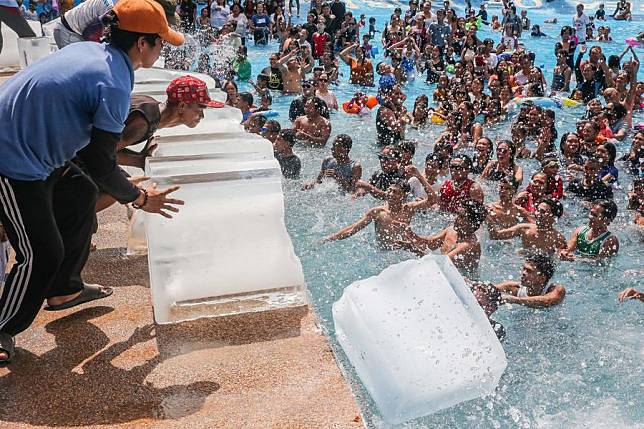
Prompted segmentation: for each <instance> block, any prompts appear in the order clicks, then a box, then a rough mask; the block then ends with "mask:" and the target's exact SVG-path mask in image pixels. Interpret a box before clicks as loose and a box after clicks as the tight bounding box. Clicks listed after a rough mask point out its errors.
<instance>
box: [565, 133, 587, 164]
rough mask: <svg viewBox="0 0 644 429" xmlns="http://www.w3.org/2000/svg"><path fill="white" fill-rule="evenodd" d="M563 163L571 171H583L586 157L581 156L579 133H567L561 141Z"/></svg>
mask: <svg viewBox="0 0 644 429" xmlns="http://www.w3.org/2000/svg"><path fill="white" fill-rule="evenodd" d="M559 150H560V152H561V159H560V160H561V165H562V166H563V167H565V168H566V169H567V170H570V171H573V172H574V171H582V170H583V166H584V158H583V157H582V156H581V144H580V140H579V136H578V135H577V133H565V134H564V135H563V136H561V141H560V142H559Z"/></svg>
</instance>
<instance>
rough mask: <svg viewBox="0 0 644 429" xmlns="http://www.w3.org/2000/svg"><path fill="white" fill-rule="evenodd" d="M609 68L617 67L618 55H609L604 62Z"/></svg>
mask: <svg viewBox="0 0 644 429" xmlns="http://www.w3.org/2000/svg"><path fill="white" fill-rule="evenodd" d="M606 63H607V64H608V67H610V68H618V67H619V55H610V56H609V57H608V61H607V62H606Z"/></svg>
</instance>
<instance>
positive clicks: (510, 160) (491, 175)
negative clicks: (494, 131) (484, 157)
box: [481, 140, 523, 185]
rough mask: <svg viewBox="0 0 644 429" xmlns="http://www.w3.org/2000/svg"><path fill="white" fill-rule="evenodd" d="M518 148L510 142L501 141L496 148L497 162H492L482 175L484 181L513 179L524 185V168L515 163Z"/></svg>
mask: <svg viewBox="0 0 644 429" xmlns="http://www.w3.org/2000/svg"><path fill="white" fill-rule="evenodd" d="M515 156H516V146H515V145H514V144H513V143H512V142H511V141H508V140H501V141H500V142H499V143H498V144H497V146H496V160H493V161H491V162H490V163H489V164H488V165H487V166H486V167H485V169H484V170H483V172H482V173H481V178H482V179H487V180H501V179H502V178H503V177H505V176H509V177H512V178H513V179H514V180H515V181H516V182H517V183H518V184H519V185H520V184H521V183H523V168H521V166H519V165H517V163H516V162H515Z"/></svg>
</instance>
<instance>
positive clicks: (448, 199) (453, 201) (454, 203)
mask: <svg viewBox="0 0 644 429" xmlns="http://www.w3.org/2000/svg"><path fill="white" fill-rule="evenodd" d="M472 185H474V180H472V179H465V182H464V183H463V184H462V185H461V186H460V187H458V188H456V187H455V186H454V183H453V182H452V180H451V179H447V180H446V181H444V182H443V184H442V185H441V187H440V190H439V193H440V205H441V209H443V210H445V211H448V212H452V213H456V211H457V210H458V209H459V207H460V206H461V203H462V202H463V201H466V200H469V199H470V189H472Z"/></svg>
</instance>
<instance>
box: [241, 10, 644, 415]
mask: <svg viewBox="0 0 644 429" xmlns="http://www.w3.org/2000/svg"><path fill="white" fill-rule="evenodd" d="M437 3H438V2H437ZM473 3H475V4H477V2H473ZM586 3H588V2H586ZM632 3H633V4H634V5H635V7H637V5H638V2H637V1H634V2H632ZM523 4H528V0H524V2H523ZM529 4H533V5H534V4H541V1H539V0H531V2H530V3H529ZM350 5H353V6H355V8H353V9H352V10H353V12H354V14H355V15H356V16H359V15H360V14H361V13H365V14H366V15H367V17H370V16H374V17H376V19H377V22H378V28H379V29H382V28H383V25H384V23H385V21H386V20H387V19H388V16H389V14H390V13H392V12H393V7H395V6H401V7H403V10H405V6H404V5H402V4H399V3H389V4H388V3H377V2H374V1H369V2H368V3H367V2H360V1H354V2H353V3H351V4H350ZM543 5H544V6H543V7H542V8H538V9H530V10H529V14H528V16H529V18H530V19H531V20H532V22H533V24H541V28H542V31H543V32H544V33H546V34H548V35H550V36H551V37H547V38H539V39H533V38H530V37H529V35H526V36H524V37H523V38H522V41H523V43H524V44H525V46H526V47H527V49H529V50H531V51H534V52H535V53H536V55H537V59H536V64H537V65H543V69H544V72H545V75H546V79H547V81H548V82H549V83H550V81H551V79H552V69H553V66H554V64H555V57H554V54H553V47H554V44H555V42H556V41H557V39H556V37H555V36H557V35H558V34H559V29H560V27H561V25H563V24H569V21H570V19H571V16H572V11H573V9H574V7H573V6H572V5H571V4H568V3H561V2H560V1H559V0H557V1H555V2H553V3H543ZM376 6H381V7H376ZM456 6H457V8H458V6H459V3H457V4H456ZM461 6H462V4H461ZM519 9H520V8H519ZM461 10H462V8H461ZM607 10H608V11H609V13H610V12H612V9H611V8H610V7H607ZM489 13H490V15H492V14H493V13H494V11H492V10H490V11H489ZM551 17H557V18H558V19H559V23H558V24H556V25H552V24H543V21H544V19H546V18H551ZM303 19H304V14H302V18H301V20H303ZM598 25H599V24H598ZM601 25H603V24H601ZM607 25H609V26H610V27H611V29H612V37H613V38H614V40H615V41H614V42H612V43H602V44H601V46H602V49H603V50H604V52H605V53H606V55H607V56H608V55H610V54H620V53H621V52H622V50H623V49H624V48H625V46H626V45H625V43H624V40H625V39H626V38H627V37H632V36H634V35H635V34H636V33H637V32H638V31H644V22H643V20H642V15H641V12H640V14H639V15H638V16H636V17H635V19H634V20H633V21H632V22H628V23H626V22H619V23H618V22H616V21H612V20H609V21H608V22H607ZM480 33H481V35H480V36H481V37H491V38H493V39H494V40H495V41H499V39H500V34H499V33H495V32H491V31H489V30H488V29H487V28H483V29H482V30H481V31H480ZM377 39H379V36H377ZM376 44H377V45H379V40H378V41H377V42H376ZM594 44H596V43H594V42H592V43H590V45H594ZM276 49H277V48H276V45H274V44H271V45H269V46H268V47H254V46H250V47H249V57H250V59H251V62H252V67H253V76H255V75H257V73H259V71H260V70H261V69H262V68H264V67H265V66H266V65H267V62H268V60H267V58H268V53H269V52H273V51H275V50H276ZM380 52H382V49H380ZM637 53H638V55H640V56H641V57H644V49H642V48H639V49H638V50H637ZM625 59H630V55H627V56H626V58H625ZM379 60H382V58H381V57H380V58H376V61H379ZM341 70H342V72H343V76H342V77H341V78H340V81H341V83H340V85H339V86H338V87H334V88H332V90H333V91H334V92H335V93H336V95H337V97H338V100H339V101H340V102H342V101H346V100H348V99H350V98H351V96H352V95H353V93H354V92H355V91H356V90H357V89H358V88H356V87H354V86H353V85H350V84H348V83H347V81H348V69H347V67H346V66H344V65H343V66H342V68H341ZM642 76H644V73H643V72H642V71H640V80H642ZM244 88H245V85H241V88H240V90H243V89H244ZM433 89H434V86H429V85H427V84H426V83H425V82H424V76H420V77H419V78H418V79H416V80H415V81H414V82H412V83H409V84H407V85H406V86H405V88H404V91H405V93H406V94H407V96H408V98H407V102H406V106H407V107H408V108H409V109H410V110H411V108H412V106H413V102H414V99H415V97H416V96H418V95H420V94H427V95H428V96H429V97H430V100H431V94H432V92H433ZM292 98H293V97H290V96H282V95H277V94H274V106H273V107H274V109H275V110H277V111H279V112H280V116H279V117H278V118H277V119H278V120H279V122H280V123H281V124H282V127H290V123H289V121H288V113H287V112H288V106H289V104H290V102H291V100H292ZM582 113H583V107H582V108H577V109H569V108H566V109H564V110H557V117H556V125H557V130H558V132H559V136H561V135H562V134H563V133H564V132H565V131H571V130H573V129H574V126H575V121H576V120H577V119H578V118H579V117H580V116H581V114H582ZM374 117H375V111H374V112H373V115H372V117H371V118H362V117H357V116H352V115H347V114H345V113H343V112H340V113H337V112H336V113H333V114H332V116H331V121H332V125H333V131H332V136H333V135H336V134H339V133H347V134H349V135H351V136H352V138H353V142H354V146H353V150H352V152H351V156H352V157H353V158H354V159H357V160H359V161H360V162H361V163H362V166H363V170H364V173H363V177H368V176H370V175H371V174H372V173H373V172H374V171H376V169H377V168H378V160H377V157H376V153H377V151H378V148H377V147H376V145H375V124H374ZM638 121H644V115H642V114H641V113H640V114H639V116H638V117H637V118H636V119H635V120H634V123H637V122H638ZM509 124H510V122H505V123H503V124H500V125H498V126H495V127H493V128H486V129H485V135H486V136H488V137H491V138H492V139H494V138H496V137H500V138H503V137H509ZM441 131H442V127H440V126H432V127H430V128H428V129H425V130H423V131H411V132H408V135H407V136H408V138H417V139H419V140H420V146H419V147H418V150H417V153H416V157H415V160H414V161H415V163H416V165H417V166H418V167H421V166H422V165H423V160H424V158H425V156H426V155H427V154H428V153H429V152H430V151H431V149H432V147H433V145H434V141H435V139H436V137H437V136H438V135H439V134H440V132H441ZM530 144H531V143H529V145H530ZM328 146H330V145H328ZM629 147H630V139H628V140H627V141H625V142H622V143H621V144H620V146H619V148H618V151H619V153H623V152H625V151H626V150H627V149H628V148H629ZM295 151H296V153H297V154H298V155H299V156H300V158H301V159H302V164H303V169H302V179H301V180H298V181H285V182H284V191H285V196H286V213H287V217H286V221H287V227H288V230H289V232H290V234H291V237H292V239H293V243H294V245H295V250H296V253H297V254H298V256H299V257H300V259H301V261H302V264H303V267H304V272H305V276H306V281H307V284H308V288H309V291H310V293H311V297H312V304H313V306H314V308H315V310H316V312H317V314H318V315H319V318H320V322H321V326H322V328H323V330H324V331H325V333H327V334H328V335H329V338H330V339H331V343H332V345H333V346H334V349H335V351H336V352H337V353H336V355H337V357H338V360H339V362H340V364H341V366H342V367H343V368H344V369H345V370H346V371H347V375H348V377H349V379H350V384H351V386H352V387H353V389H354V392H355V394H356V396H357V399H358V402H359V404H360V405H361V407H362V410H363V415H364V418H365V421H366V424H367V425H368V426H369V427H387V425H386V424H384V423H383V422H382V421H381V419H380V418H379V416H378V415H377V410H376V409H375V407H374V406H373V404H372V403H371V401H370V399H369V397H368V394H367V393H366V392H365V390H364V389H363V387H362V386H361V385H360V383H359V381H358V380H357V378H356V376H355V374H354V373H353V371H352V368H351V365H350V364H348V362H347V361H346V359H345V358H344V355H343V354H342V352H341V350H340V348H339V347H338V345H337V342H336V341H335V337H334V328H333V319H332V316H331V306H332V304H333V302H335V301H336V300H337V299H338V298H340V296H341V295H342V291H343V289H344V288H345V287H346V286H348V285H349V284H351V283H352V282H354V281H356V280H359V279H362V278H366V277H369V276H373V275H376V274H378V273H379V272H380V271H381V270H383V269H384V268H386V267H387V266H389V265H391V264H394V263H397V262H400V261H403V260H406V259H409V258H411V257H413V256H412V255H411V254H409V253H406V252H402V251H393V252H383V251H380V250H378V249H377V248H376V247H375V246H374V233H373V227H371V226H369V227H368V228H366V229H365V230H364V231H362V232H360V233H358V234H357V235H356V236H354V237H351V238H349V239H346V240H344V241H340V242H335V243H330V244H326V245H323V246H321V245H319V244H318V241H319V240H320V239H321V238H322V237H323V236H325V235H327V234H329V233H331V232H334V231H336V230H338V229H340V228H342V227H344V226H346V225H348V224H350V223H352V222H354V221H356V220H357V219H358V218H359V217H360V216H361V215H362V214H363V213H364V212H365V211H366V210H367V209H368V208H370V207H373V206H376V205H378V204H380V202H379V201H376V200H374V199H372V198H371V197H365V198H361V199H352V198H350V197H348V196H346V195H343V194H341V193H340V192H338V191H337V188H336V186H335V185H334V184H333V183H324V184H323V185H321V186H319V187H316V188H315V189H314V190H312V191H307V192H304V191H301V190H300V186H301V185H302V184H303V183H304V182H306V181H309V180H312V179H313V178H314V177H315V176H316V175H317V172H318V171H319V168H320V162H321V160H322V158H323V157H325V156H327V155H329V153H330V149H329V147H327V148H324V149H308V148H301V147H296V148H295ZM521 165H522V166H523V168H524V170H525V174H524V176H525V179H524V184H523V186H525V185H526V184H527V180H528V178H529V177H530V175H531V174H532V173H533V172H534V171H536V169H537V168H538V163H537V162H536V161H534V160H523V161H521ZM618 167H620V166H619V165H618ZM631 183H632V177H629V175H628V174H627V173H626V172H625V171H623V172H622V174H620V185H621V189H620V190H616V191H615V193H616V197H615V201H616V203H617V204H618V206H619V208H620V212H619V215H618V218H617V219H616V221H615V222H614V223H613V226H612V231H613V232H614V233H615V234H617V236H618V237H619V240H620V242H621V249H620V254H619V256H617V257H616V258H614V259H613V260H612V261H611V263H610V265H609V266H608V267H604V268H599V267H597V266H596V265H590V264H584V263H578V262H577V263H568V262H562V263H560V264H559V267H558V269H557V273H556V274H555V278H554V280H555V281H557V282H561V283H562V284H564V285H565V287H566V289H567V294H566V298H565V300H564V302H563V304H561V305H559V306H556V307H554V308H551V309H547V310H532V309H527V308H522V307H518V306H512V307H508V306H506V307H505V308H502V309H500V310H499V311H498V312H497V313H496V314H495V319H496V320H498V321H499V322H501V323H502V324H503V325H505V328H506V330H507V338H506V340H505V342H504V344H503V345H504V348H505V351H506V354H507V358H508V367H507V370H506V371H505V374H504V375H503V377H502V379H501V382H500V384H499V386H498V388H497V390H496V393H495V394H494V395H492V396H491V397H487V398H481V399H477V400H473V401H469V402H465V403H462V404H459V405H457V406H454V407H452V408H449V409H447V410H444V411H442V412H439V413H436V414H434V415H431V416H428V417H425V418H421V419H418V420H416V421H413V422H409V423H407V424H405V425H402V426H401V427H408V428H421V427H423V428H425V427H427V428H519V427H520V428H626V427H629V428H632V427H644V426H643V424H642V422H644V400H643V398H644V395H642V387H643V385H644V384H643V383H644V378H643V377H642V371H641V364H642V361H643V358H644V342H643V341H642V334H643V330H642V328H643V326H644V318H643V317H642V316H643V314H644V306H643V305H642V304H641V303H638V302H626V303H619V302H618V301H617V293H618V292H619V291H621V290H623V289H624V288H626V287H630V286H636V287H639V288H644V285H643V283H644V282H643V281H642V278H643V275H642V274H643V272H644V268H643V267H642V261H643V251H642V249H643V247H642V241H643V234H642V231H641V230H638V229H637V228H636V227H635V226H634V225H633V224H632V223H631V218H632V213H630V212H627V211H626V210H625V207H626V191H627V190H628V188H629V186H630V184H631ZM483 186H484V187H485V189H486V202H490V201H493V200H495V199H496V198H497V195H496V190H495V188H496V187H495V185H494V184H493V183H483ZM564 206H565V214H564V216H563V217H562V218H561V219H560V220H559V222H558V228H559V229H560V230H561V231H562V232H563V233H564V235H565V236H566V237H568V236H569V235H570V233H571V232H572V230H573V229H574V228H575V227H577V226H579V225H582V224H586V222H587V213H588V211H587V208H585V207H583V206H581V205H580V204H579V203H578V201H575V200H573V199H570V198H567V199H565V200H564ZM448 223H449V219H447V218H445V217H442V215H436V214H431V215H426V216H423V215H419V216H417V217H416V218H415V219H414V221H413V223H412V226H413V229H414V230H416V231H418V232H420V233H431V232H436V231H438V230H439V229H440V228H442V227H444V226H445V225H446V224H448ZM481 239H482V242H483V246H484V251H483V256H482V259H481V270H480V271H481V274H480V277H481V279H483V280H487V281H493V282H496V281H502V280H506V279H511V278H515V279H516V278H518V276H519V269H520V266H521V264H522V261H523V259H522V257H521V256H520V255H519V254H518V253H517V250H518V248H519V247H520V243H518V242H516V241H513V242H492V243H491V242H490V241H489V240H488V238H487V232H482V233H481Z"/></svg>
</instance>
